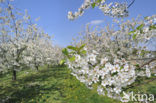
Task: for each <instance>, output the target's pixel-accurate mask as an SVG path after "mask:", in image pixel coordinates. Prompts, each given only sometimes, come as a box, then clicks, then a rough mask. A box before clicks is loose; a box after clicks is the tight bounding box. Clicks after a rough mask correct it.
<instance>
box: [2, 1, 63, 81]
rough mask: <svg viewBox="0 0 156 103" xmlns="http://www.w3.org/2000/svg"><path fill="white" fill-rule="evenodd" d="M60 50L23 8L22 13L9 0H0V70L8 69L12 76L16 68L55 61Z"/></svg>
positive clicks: (14, 76) (59, 54)
mask: <svg viewBox="0 0 156 103" xmlns="http://www.w3.org/2000/svg"><path fill="white" fill-rule="evenodd" d="M60 50H61V49H60V48H59V47H58V46H54V45H52V41H51V37H50V36H49V35H48V34H46V33H45V32H44V31H43V30H42V29H41V28H39V27H38V26H37V24H34V23H33V22H32V20H31V17H30V16H29V15H28V13H27V11H26V12H25V14H22V13H20V12H19V10H17V9H16V8H14V7H13V6H12V5H11V1H8V0H6V1H5V0H0V72H8V71H11V72H12V73H13V80H16V72H17V71H20V70H22V69H25V68H36V69H37V70H38V67H39V66H41V65H52V64H53V65H55V64H57V63H58V61H59V57H60V56H61V52H60ZM56 56H58V58H57V57H56Z"/></svg>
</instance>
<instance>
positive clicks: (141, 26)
mask: <svg viewBox="0 0 156 103" xmlns="http://www.w3.org/2000/svg"><path fill="white" fill-rule="evenodd" d="M143 27H144V24H141V25H139V26H138V27H137V28H136V29H137V30H140V29H142V28H143Z"/></svg>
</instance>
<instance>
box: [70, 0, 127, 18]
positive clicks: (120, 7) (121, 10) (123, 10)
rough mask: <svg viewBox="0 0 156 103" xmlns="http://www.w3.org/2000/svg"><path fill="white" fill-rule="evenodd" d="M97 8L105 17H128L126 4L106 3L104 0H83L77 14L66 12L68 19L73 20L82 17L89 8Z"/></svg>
mask: <svg viewBox="0 0 156 103" xmlns="http://www.w3.org/2000/svg"><path fill="white" fill-rule="evenodd" d="M95 6H97V7H99V9H100V10H102V11H103V13H104V14H105V15H108V16H112V17H126V16H128V10H127V4H126V3H118V2H114V3H112V2H111V3H106V0H84V3H83V4H82V5H81V7H80V8H79V9H78V11H77V12H75V13H72V12H71V11H69V12H68V19H70V20H74V19H76V18H78V17H79V16H82V15H83V13H84V10H85V9H88V8H90V7H93V8H94V7H95Z"/></svg>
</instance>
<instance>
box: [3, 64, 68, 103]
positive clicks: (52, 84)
mask: <svg viewBox="0 0 156 103" xmlns="http://www.w3.org/2000/svg"><path fill="white" fill-rule="evenodd" d="M67 75H68V74H66V71H65V68H64V67H55V68H54V67H53V68H49V69H43V70H40V71H38V72H37V73H36V74H32V75H26V76H24V77H21V78H19V79H18V80H17V81H10V84H9V85H7V86H5V85H3V87H2V91H3V92H0V102H2V100H5V103H21V101H23V102H25V103H26V102H27V103H28V101H30V100H32V99H34V98H36V97H37V98H39V97H40V96H41V95H42V94H48V93H49V92H50V93H52V94H53V93H55V91H58V92H59V93H60V97H61V96H62V97H63V95H62V91H61V86H62V85H63V84H62V82H61V81H59V80H60V79H62V78H63V77H66V76H67Z"/></svg>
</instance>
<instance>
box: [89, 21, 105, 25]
mask: <svg viewBox="0 0 156 103" xmlns="http://www.w3.org/2000/svg"><path fill="white" fill-rule="evenodd" d="M103 22H104V20H93V21H91V22H89V23H88V24H92V25H98V24H101V23H103Z"/></svg>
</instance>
